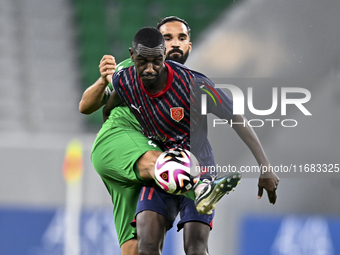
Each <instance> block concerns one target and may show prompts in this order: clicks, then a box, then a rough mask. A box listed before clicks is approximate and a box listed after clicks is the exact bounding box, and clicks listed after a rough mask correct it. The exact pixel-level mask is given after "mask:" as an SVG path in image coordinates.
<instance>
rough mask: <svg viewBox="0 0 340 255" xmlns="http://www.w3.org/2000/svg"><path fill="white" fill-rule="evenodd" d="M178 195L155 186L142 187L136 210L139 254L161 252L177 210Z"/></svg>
mask: <svg viewBox="0 0 340 255" xmlns="http://www.w3.org/2000/svg"><path fill="white" fill-rule="evenodd" d="M178 197H179V196H174V195H170V194H168V193H166V192H165V191H163V190H161V189H160V188H158V187H157V186H154V187H147V186H145V187H143V188H142V190H141V193H140V196H139V201H138V204H137V211H136V215H137V216H136V225H137V238H138V250H139V253H140V255H143V254H161V251H162V249H163V243H164V238H165V234H166V232H167V231H168V230H169V229H170V228H171V227H172V224H173V222H174V221H175V219H176V216H177V214H178V212H179V208H178V204H179V203H178Z"/></svg>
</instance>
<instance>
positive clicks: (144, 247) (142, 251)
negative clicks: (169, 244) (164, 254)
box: [138, 240, 161, 255]
mask: <svg viewBox="0 0 340 255" xmlns="http://www.w3.org/2000/svg"><path fill="white" fill-rule="evenodd" d="M138 253H139V255H161V248H160V247H159V245H158V244H156V243H153V242H152V241H143V240H141V241H139V242H138Z"/></svg>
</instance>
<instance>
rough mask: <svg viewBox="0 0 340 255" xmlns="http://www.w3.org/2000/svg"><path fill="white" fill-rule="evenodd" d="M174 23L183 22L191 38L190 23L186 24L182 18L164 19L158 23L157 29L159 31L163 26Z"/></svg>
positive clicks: (170, 17) (171, 17)
mask: <svg viewBox="0 0 340 255" xmlns="http://www.w3.org/2000/svg"><path fill="white" fill-rule="evenodd" d="M172 21H179V22H182V23H183V24H184V25H185V26H186V28H187V30H188V34H189V37H190V31H191V29H190V27H189V24H188V22H186V21H185V20H184V19H181V18H178V17H176V16H169V17H165V18H164V19H162V20H160V21H159V22H158V23H157V26H156V28H157V29H158V30H159V29H160V27H161V26H163V25H164V24H165V23H168V22H172Z"/></svg>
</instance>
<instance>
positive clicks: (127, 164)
mask: <svg viewBox="0 0 340 255" xmlns="http://www.w3.org/2000/svg"><path fill="white" fill-rule="evenodd" d="M106 126H107V125H105V124H104V126H103V127H106ZM108 126H109V127H107V129H106V130H105V129H103V128H102V130H101V131H100V133H99V134H98V136H97V138H96V141H95V143H94V146H93V149H92V154H91V160H92V164H93V166H94V168H95V169H96V171H97V173H98V174H99V175H100V177H101V178H102V180H103V182H104V184H105V186H106V188H107V190H108V192H109V193H110V195H111V198H112V204H113V215H114V221H115V228H116V232H117V237H118V241H119V244H120V246H121V250H122V253H123V254H124V253H125V254H138V249H137V240H136V239H135V238H136V229H135V228H133V227H132V226H131V225H130V222H131V221H132V220H133V218H134V216H135V213H136V207H137V202H138V198H139V194H140V190H141V187H142V183H143V182H142V181H143V179H142V178H141V177H140V176H139V173H138V171H137V170H136V169H135V166H136V164H137V163H136V162H137V160H138V159H139V158H140V157H141V156H142V155H143V154H144V153H145V152H147V151H149V150H152V149H155V150H160V149H159V148H158V147H154V146H150V144H149V139H147V138H145V137H144V136H143V135H142V134H141V133H140V132H138V131H136V130H133V129H127V128H111V126H110V125H108ZM122 148H124V149H122Z"/></svg>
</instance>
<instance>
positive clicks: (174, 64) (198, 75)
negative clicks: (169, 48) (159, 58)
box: [165, 60, 209, 79]
mask: <svg viewBox="0 0 340 255" xmlns="http://www.w3.org/2000/svg"><path fill="white" fill-rule="evenodd" d="M165 63H167V64H168V65H169V66H170V67H171V68H172V69H174V71H177V72H178V71H182V72H183V71H184V73H188V74H189V75H190V76H192V78H204V79H209V78H208V77H207V76H206V75H204V74H202V73H200V72H198V71H195V70H192V69H190V68H189V67H187V66H185V65H182V64H180V63H178V62H175V61H172V60H166V61H165Z"/></svg>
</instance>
